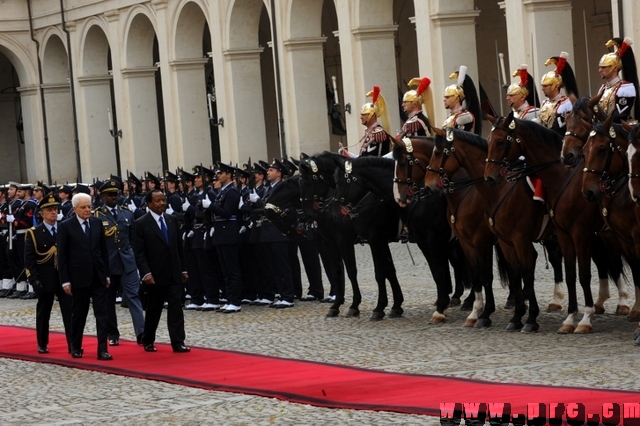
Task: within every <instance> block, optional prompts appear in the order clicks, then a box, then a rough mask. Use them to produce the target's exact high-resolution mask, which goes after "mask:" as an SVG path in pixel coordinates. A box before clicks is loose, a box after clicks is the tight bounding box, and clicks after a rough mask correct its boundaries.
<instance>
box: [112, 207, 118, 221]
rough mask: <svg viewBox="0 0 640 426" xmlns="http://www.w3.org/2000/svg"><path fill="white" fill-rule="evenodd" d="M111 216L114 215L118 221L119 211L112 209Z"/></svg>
mask: <svg viewBox="0 0 640 426" xmlns="http://www.w3.org/2000/svg"><path fill="white" fill-rule="evenodd" d="M111 214H112V215H113V217H114V218H115V220H118V209H116V208H114V209H111Z"/></svg>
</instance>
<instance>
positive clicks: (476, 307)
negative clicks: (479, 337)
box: [464, 283, 484, 327]
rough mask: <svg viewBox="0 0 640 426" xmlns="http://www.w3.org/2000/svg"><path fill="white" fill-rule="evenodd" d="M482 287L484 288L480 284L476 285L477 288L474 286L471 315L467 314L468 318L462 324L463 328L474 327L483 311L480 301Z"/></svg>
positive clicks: (482, 303)
mask: <svg viewBox="0 0 640 426" xmlns="http://www.w3.org/2000/svg"><path fill="white" fill-rule="evenodd" d="M483 287H484V286H483V284H482V283H480V284H478V285H477V286H476V285H474V289H473V292H474V293H475V300H474V302H473V309H472V310H471V313H470V314H469V316H468V317H467V319H466V320H465V322H464V326H465V327H474V326H475V325H476V322H477V321H478V317H479V316H480V314H481V313H482V311H483V309H484V302H483V300H482V288H483ZM476 288H477V289H476Z"/></svg>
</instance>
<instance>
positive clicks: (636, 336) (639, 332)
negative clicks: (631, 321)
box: [633, 325, 640, 339]
mask: <svg viewBox="0 0 640 426" xmlns="http://www.w3.org/2000/svg"><path fill="white" fill-rule="evenodd" d="M633 338H634V339H639V338H640V325H638V327H636V331H634V332H633Z"/></svg>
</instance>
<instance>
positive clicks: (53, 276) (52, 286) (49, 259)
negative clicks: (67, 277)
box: [24, 223, 60, 293]
mask: <svg viewBox="0 0 640 426" xmlns="http://www.w3.org/2000/svg"><path fill="white" fill-rule="evenodd" d="M57 257H58V253H57V247H56V239H55V238H54V237H53V235H51V232H49V230H48V229H47V228H46V227H45V226H44V224H42V223H41V224H40V225H38V226H36V227H35V228H31V229H29V230H28V231H27V234H26V236H25V240H24V265H25V270H26V274H27V278H28V279H29V282H30V283H33V282H34V281H40V283H41V284H42V289H43V290H44V291H46V292H50V293H53V292H55V291H56V290H57V289H58V288H59V287H60V276H59V275H58V265H57Z"/></svg>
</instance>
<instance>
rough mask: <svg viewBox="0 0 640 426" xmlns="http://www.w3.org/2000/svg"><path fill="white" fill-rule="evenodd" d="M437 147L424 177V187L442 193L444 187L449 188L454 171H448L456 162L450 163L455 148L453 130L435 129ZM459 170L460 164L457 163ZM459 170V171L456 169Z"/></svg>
mask: <svg viewBox="0 0 640 426" xmlns="http://www.w3.org/2000/svg"><path fill="white" fill-rule="evenodd" d="M433 132H434V134H435V146H434V148H433V153H432V154H431V158H430V159H429V165H428V166H427V173H426V174H425V176H424V186H425V188H428V189H429V190H430V191H434V192H442V190H443V186H447V185H448V184H449V182H450V180H451V178H450V177H451V176H452V175H453V173H454V171H452V170H449V169H447V167H452V166H453V163H454V161H449V158H450V157H451V153H452V150H455V148H453V141H454V135H453V129H450V128H448V129H438V128H434V129H433ZM455 163H456V165H457V166H458V168H459V164H458V162H457V161H455ZM456 170H457V169H456Z"/></svg>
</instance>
